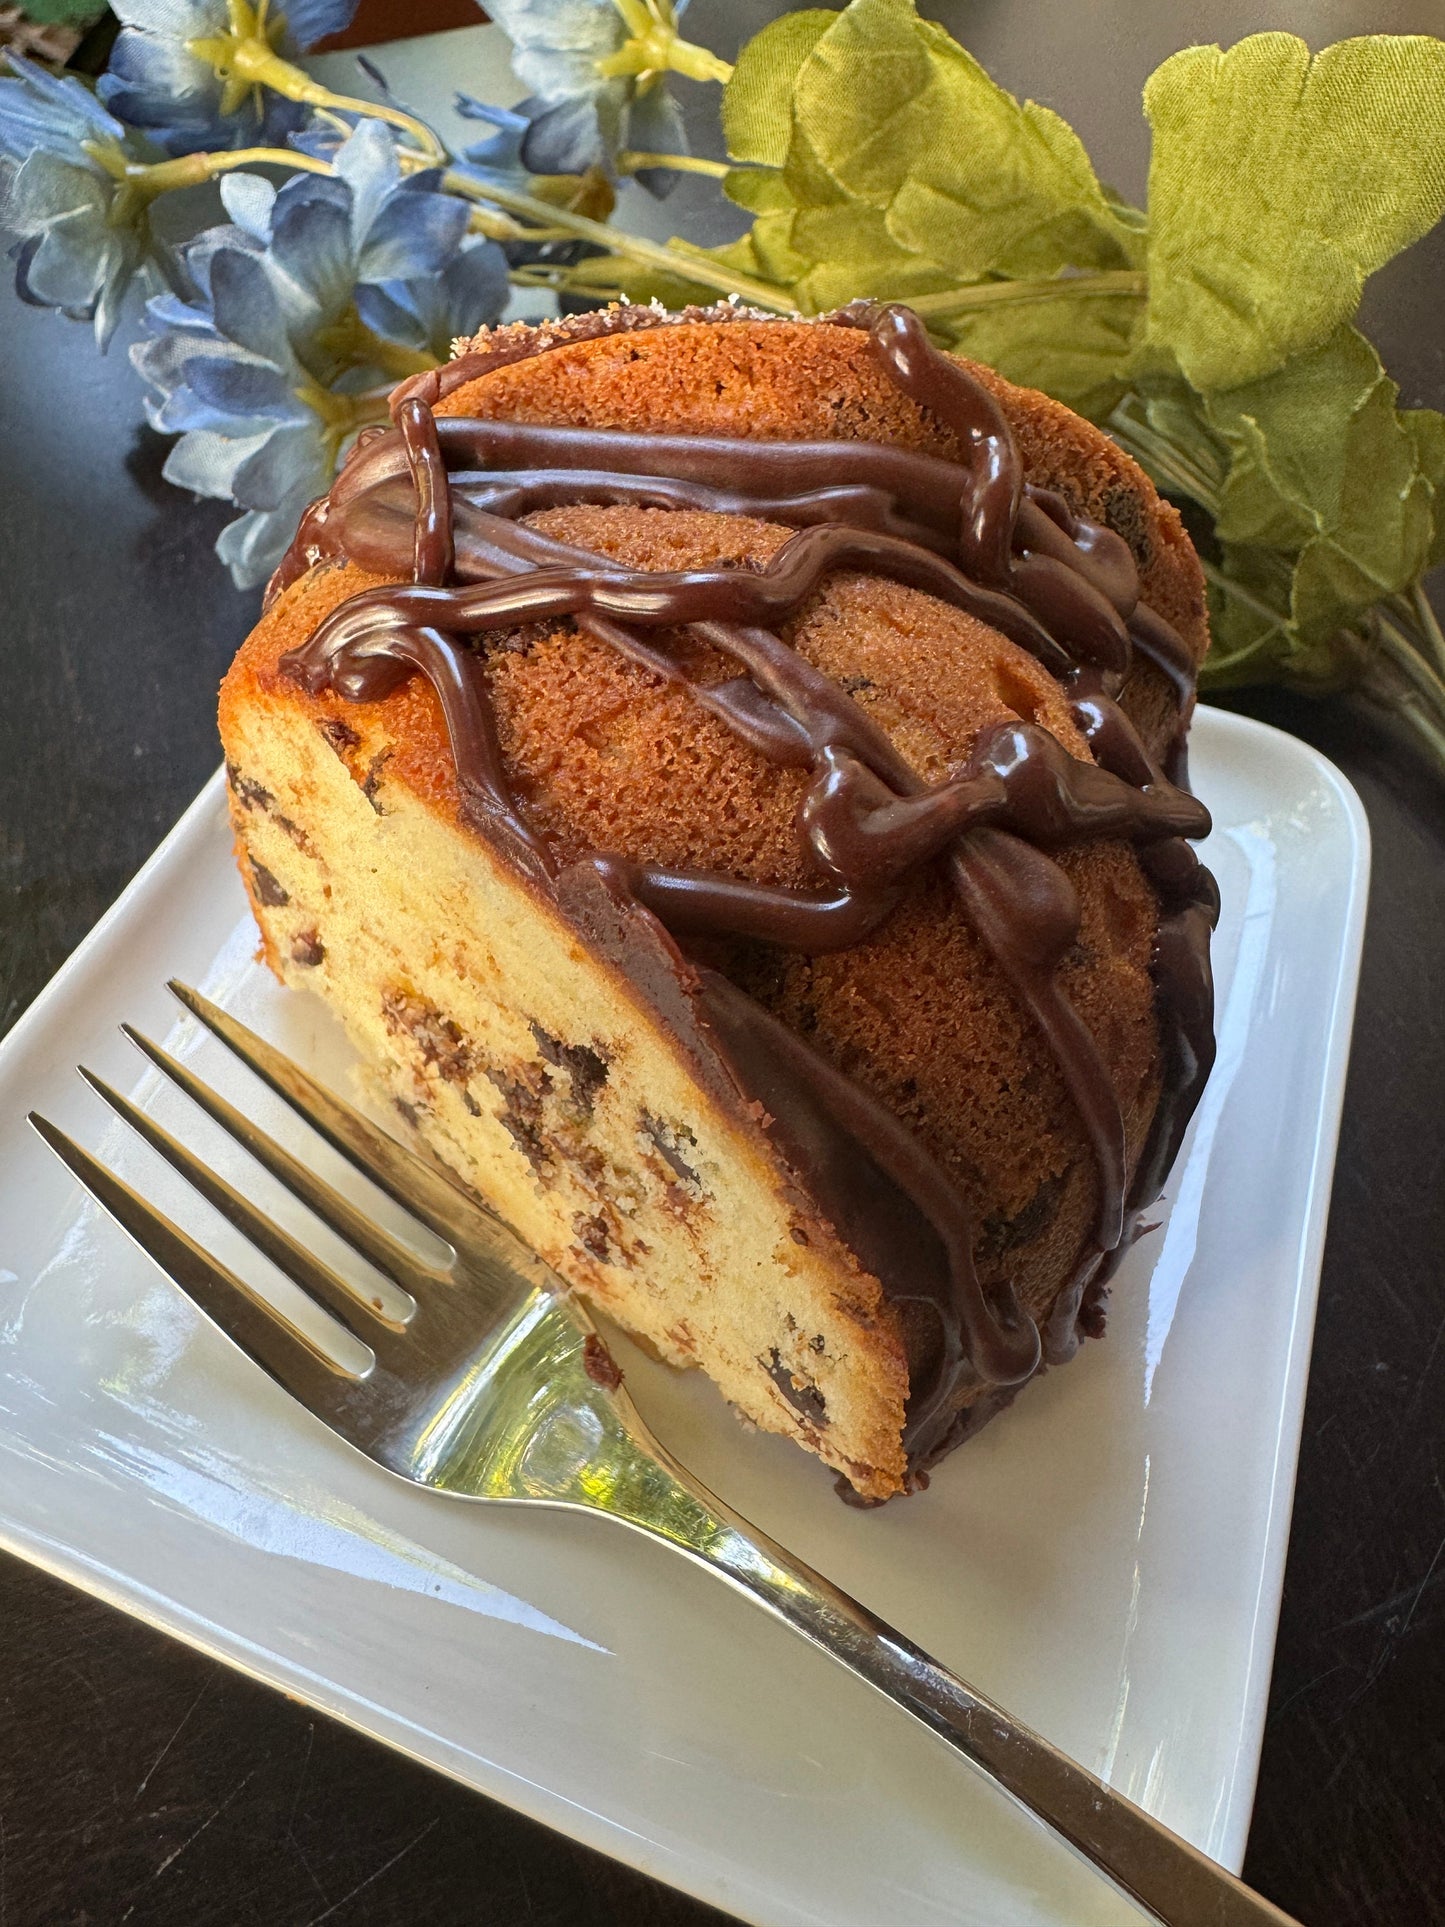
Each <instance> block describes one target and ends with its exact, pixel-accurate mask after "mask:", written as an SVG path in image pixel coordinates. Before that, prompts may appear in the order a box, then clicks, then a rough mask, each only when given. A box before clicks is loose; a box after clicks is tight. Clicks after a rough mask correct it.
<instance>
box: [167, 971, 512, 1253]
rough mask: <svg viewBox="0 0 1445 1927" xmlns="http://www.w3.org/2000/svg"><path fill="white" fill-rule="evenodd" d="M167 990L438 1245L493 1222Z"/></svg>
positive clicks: (206, 1011)
mask: <svg viewBox="0 0 1445 1927" xmlns="http://www.w3.org/2000/svg"><path fill="white" fill-rule="evenodd" d="M167 988H168V989H169V990H170V991H171V993H172V994H173V995H174V996H175V997H176V998H178V999H179V1001H180V1002H181V1003H182V1004H184V1005H185V1007H186V1009H187V1010H188V1011H189V1012H190V1013H191V1015H192V1016H193V1017H196V1018H198V1019H199V1020H200V1022H201V1023H203V1024H204V1025H205V1026H206V1028H207V1030H209V1031H210V1032H211V1033H212V1034H213V1035H214V1036H216V1037H219V1038H220V1040H221V1042H222V1043H223V1044H225V1045H227V1046H228V1047H229V1048H230V1049H231V1050H233V1051H234V1052H235V1054H236V1055H237V1057H239V1058H240V1059H241V1061H242V1063H243V1064H247V1065H249V1067H250V1068H251V1069H252V1070H253V1071H254V1072H255V1073H256V1075H257V1076H258V1077H259V1078H260V1079H261V1080H262V1081H263V1082H264V1083H266V1084H269V1085H270V1087H271V1089H272V1090H273V1091H275V1093H276V1095H277V1096H278V1097H281V1098H284V1099H285V1101H286V1102H287V1103H288V1104H289V1105H290V1106H291V1108H292V1109H293V1110H295V1111H299V1112H300V1114H301V1116H302V1117H304V1118H305V1120H306V1122H307V1123H308V1124H309V1125H311V1127H312V1128H313V1129H314V1130H316V1131H319V1132H320V1134H321V1136H322V1137H324V1138H325V1139H326V1142H327V1143H328V1144H330V1145H331V1146H332V1147H333V1149H335V1150H337V1151H340V1153H341V1154H342V1156H343V1157H345V1158H349V1159H350V1160H351V1162H352V1163H353V1164H354V1165H355V1166H356V1167H357V1169H358V1170H359V1171H362V1172H364V1173H365V1175H366V1176H367V1177H369V1178H370V1179H371V1180H372V1182H373V1183H374V1184H378V1185H380V1187H381V1188H382V1190H383V1191H385V1192H386V1193H387V1195H388V1196H389V1197H392V1198H394V1199H395V1200H396V1202H397V1203H398V1204H399V1205H401V1207H402V1208H403V1210H406V1211H410V1212H411V1213H412V1215H413V1217H416V1218H419V1219H420V1220H421V1222H422V1223H423V1224H424V1225H426V1226H427V1227H428V1228H429V1229H430V1230H432V1231H434V1232H436V1234H437V1236H438V1237H440V1238H446V1239H448V1240H450V1241H452V1242H455V1241H456V1240H458V1239H461V1240H462V1241H463V1242H465V1241H466V1240H467V1239H469V1238H471V1237H474V1236H475V1235H476V1231H477V1219H478V1217H479V1216H480V1217H482V1218H483V1219H484V1220H491V1219H494V1217H495V1214H494V1213H491V1212H489V1211H487V1210H486V1208H485V1207H484V1206H483V1205H482V1204H481V1203H480V1202H479V1201H478V1200H477V1199H474V1198H471V1197H469V1196H468V1195H467V1193H466V1192H464V1191H463V1190H461V1189H460V1187H459V1186H457V1185H455V1184H453V1183H452V1182H451V1181H450V1180H449V1179H448V1178H445V1177H443V1176H442V1175H441V1173H440V1172H439V1171H437V1170H436V1169H435V1168H434V1167H433V1166H432V1165H430V1164H427V1163H426V1162H425V1161H424V1160H423V1159H421V1158H419V1157H418V1156H417V1155H416V1153H415V1152H414V1151H410V1150H408V1149H407V1147H406V1146H405V1145H404V1144H399V1143H398V1142H397V1141H396V1139H395V1138H394V1137H390V1136H388V1135H387V1133H386V1132H385V1131H382V1130H378V1128H377V1127H376V1125H374V1124H372V1123H370V1122H369V1121H368V1119H366V1118H364V1117H362V1115H361V1114H360V1112H359V1111H356V1110H353V1108H352V1107H351V1105H349V1104H343V1103H342V1101H341V1099H340V1098H339V1097H335V1096H333V1094H332V1093H331V1092H330V1091H328V1090H327V1089H326V1088H325V1087H324V1086H323V1085H321V1084H318V1083H317V1082H316V1080H315V1078H313V1077H311V1076H309V1075H308V1074H307V1073H306V1072H305V1071H303V1070H302V1069H301V1067H300V1066H299V1065H298V1064H293V1063H292V1062H291V1060H290V1058H289V1057H286V1056H285V1055H283V1053H282V1052H281V1051H278V1050H277V1049H276V1048H275V1046H274V1045H272V1044H268V1043H267V1042H266V1041H265V1039H264V1038H261V1037H258V1036H257V1035H256V1033H255V1032H254V1031H253V1030H248V1029H247V1028H246V1026H245V1025H244V1024H242V1023H238V1022H237V1020H236V1019H235V1018H234V1017H232V1016H231V1015H230V1014H229V1013H228V1012H226V1011H224V1010H221V1009H219V1008H218V1006H217V1005H215V1004H213V1003H211V1001H210V1000H209V998H206V997H203V996H202V995H201V994H200V992H199V991H198V990H192V989H191V988H190V987H189V985H187V984H183V983H179V982H177V980H176V979H175V978H172V979H171V980H170V983H169V984H168V986H167Z"/></svg>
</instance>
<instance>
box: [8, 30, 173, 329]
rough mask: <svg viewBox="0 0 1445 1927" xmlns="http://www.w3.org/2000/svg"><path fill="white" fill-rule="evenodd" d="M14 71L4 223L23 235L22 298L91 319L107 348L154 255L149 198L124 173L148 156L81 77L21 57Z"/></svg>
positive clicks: (17, 254) (13, 62) (18, 264)
mask: <svg viewBox="0 0 1445 1927" xmlns="http://www.w3.org/2000/svg"><path fill="white" fill-rule="evenodd" d="M10 71H11V76H12V77H11V78H8V79H3V80H0V227H4V228H8V229H9V230H10V232H11V233H13V234H15V235H18V236H19V239H18V241H17V243H16V245H15V246H14V247H13V248H12V250H11V253H12V256H13V258H14V260H15V290H16V293H17V294H18V295H19V296H20V298H21V300H22V301H28V302H29V303H30V304H31V305H32V306H34V307H42V308H59V309H60V310H61V312H62V313H64V314H67V315H69V316H70V317H71V318H72V319H73V320H83V321H93V322H94V324H95V338H96V341H97V342H98V343H99V344H100V346H101V348H102V349H103V348H104V347H105V346H106V345H107V343H108V342H109V340H110V337H111V335H112V334H113V333H114V331H115V325H116V322H117V320H118V319H119V317H120V308H121V302H122V299H123V297H124V295H125V291H126V289H127V288H128V287H129V285H130V283H131V281H132V280H133V279H134V278H135V277H136V276H137V275H138V274H140V275H142V276H144V275H145V274H146V272H147V270H148V268H149V265H150V264H151V263H152V262H153V261H154V259H155V257H156V252H157V250H156V243H155V240H154V237H153V236H152V233H151V226H150V197H149V195H148V194H146V193H145V191H144V189H143V188H142V187H140V186H139V185H138V184H137V183H136V182H135V181H133V180H130V179H128V178H127V173H126V170H127V168H128V167H130V166H132V165H133V164H134V163H135V162H137V161H138V160H140V159H141V158H142V157H141V156H140V155H138V154H137V153H136V152H135V151H134V149H133V148H132V146H131V144H130V141H129V139H128V137H127V135H126V131H125V129H124V128H123V127H122V126H121V125H120V123H119V122H118V121H116V120H113V119H112V118H111V116H110V115H109V114H108V113H107V112H106V111H105V109H104V108H103V107H101V106H100V105H99V104H98V102H97V101H96V99H95V97H94V96H93V95H92V94H91V93H90V91H89V89H88V88H86V87H85V86H84V85H83V84H82V83H81V82H80V81H79V80H77V79H76V78H75V77H74V76H73V75H63V76H56V75H54V74H49V73H47V72H46V71H45V69H44V68H43V67H37V66H35V65H34V64H33V63H32V62H30V61H28V60H25V59H22V58H21V57H20V56H19V55H16V54H12V55H11V56H10Z"/></svg>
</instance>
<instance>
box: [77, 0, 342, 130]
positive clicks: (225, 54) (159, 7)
mask: <svg viewBox="0 0 1445 1927" xmlns="http://www.w3.org/2000/svg"><path fill="white" fill-rule="evenodd" d="M356 7H357V0H289V4H287V5H286V7H285V10H284V11H282V10H281V9H279V8H278V9H277V10H275V11H274V12H273V11H272V10H271V9H270V6H269V0H259V4H258V5H256V6H255V7H254V8H253V7H251V6H250V5H248V4H247V0H114V11H115V13H116V14H117V15H118V16H119V18H120V20H121V22H122V30H121V33H120V35H119V36H118V38H117V40H116V43H115V46H114V47H113V48H112V50H111V56H110V64H109V67H108V68H107V71H106V72H105V73H103V74H102V75H101V77H100V79H99V81H98V82H97V90H98V92H99V94H100V97H101V99H102V100H103V101H104V102H105V103H106V105H107V106H109V107H110V108H111V109H112V110H113V111H114V112H115V113H116V114H118V115H119V116H120V118H121V119H122V120H124V121H129V122H130V124H131V125H132V126H133V127H143V128H145V130H146V132H147V133H148V134H149V135H150V137H151V138H152V140H154V141H155V143H156V145H157V146H158V147H161V148H163V149H164V151H165V152H166V153H168V154H191V153H195V152H198V151H199V150H200V149H202V148H205V149H209V150H215V149H220V148H231V147H252V146H257V145H265V146H275V145H278V144H280V143H284V141H285V140H286V138H287V136H288V135H289V134H291V133H292V132H294V131H295V130H296V129H297V128H298V127H300V125H301V123H302V121H303V120H304V118H305V116H306V112H307V109H306V108H305V107H304V106H302V105H301V104H300V103H299V102H297V101H294V100H288V99H287V98H286V97H285V96H284V95H283V94H281V93H278V92H277V91H275V89H274V88H273V87H270V86H268V85H266V84H265V81H264V79H263V78H261V76H262V74H263V73H264V70H265V66H266V64H267V61H268V57H269V58H271V59H277V60H282V61H287V62H290V61H294V60H295V59H296V57H297V55H298V54H302V53H305V51H306V50H307V48H308V47H313V46H315V44H316V42H317V41H318V40H323V39H325V37H326V36H327V35H328V34H333V33H340V31H341V30H342V28H343V27H348V26H350V24H351V17H352V15H353V14H354V13H355V12H356Z"/></svg>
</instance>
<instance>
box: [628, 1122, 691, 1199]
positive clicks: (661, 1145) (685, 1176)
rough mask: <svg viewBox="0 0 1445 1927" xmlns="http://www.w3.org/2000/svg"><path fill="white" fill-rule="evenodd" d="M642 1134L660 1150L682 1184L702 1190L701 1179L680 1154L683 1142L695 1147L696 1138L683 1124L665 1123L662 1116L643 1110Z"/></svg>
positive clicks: (665, 1161)
mask: <svg viewBox="0 0 1445 1927" xmlns="http://www.w3.org/2000/svg"><path fill="white" fill-rule="evenodd" d="M642 1134H643V1136H644V1137H646V1138H648V1139H649V1140H650V1141H651V1142H652V1143H653V1144H654V1145H655V1146H656V1147H657V1149H658V1151H660V1152H661V1154H662V1158H663V1161H664V1163H665V1164H666V1165H667V1166H668V1168H669V1170H670V1171H671V1172H672V1173H673V1175H674V1176H675V1177H679V1178H681V1179H682V1181H683V1183H684V1184H695V1185H696V1186H697V1188H698V1190H699V1191H701V1190H702V1188H703V1186H702V1179H701V1178H700V1177H699V1176H698V1174H697V1172H696V1171H694V1170H693V1168H692V1166H691V1165H690V1164H689V1163H688V1161H687V1159H686V1158H685V1157H684V1156H683V1155H682V1151H681V1148H680V1147H681V1146H682V1145H683V1144H687V1145H688V1146H689V1147H691V1148H692V1149H696V1147H697V1139H696V1138H695V1137H694V1136H693V1134H692V1132H691V1131H690V1130H689V1129H688V1128H687V1126H686V1125H685V1124H678V1125H671V1124H667V1123H665V1122H664V1121H663V1119H662V1118H660V1117H654V1116H653V1114H652V1112H651V1111H644V1112H643V1113H642Z"/></svg>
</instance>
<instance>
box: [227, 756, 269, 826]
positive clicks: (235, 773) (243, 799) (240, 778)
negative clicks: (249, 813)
mask: <svg viewBox="0 0 1445 1927" xmlns="http://www.w3.org/2000/svg"><path fill="white" fill-rule="evenodd" d="M226 781H227V782H228V783H229V784H230V786H231V794H232V796H234V797H235V799H236V801H237V802H238V803H239V804H240V805H241V807H242V809H244V810H260V811H261V812H262V813H263V815H264V814H269V812H270V811H271V809H272V808H273V807H274V805H275V802H276V799H275V797H274V796H273V795H272V794H271V792H270V790H268V789H267V788H266V786H265V785H264V784H263V783H258V782H257V781H256V779H255V778H254V777H253V776H246V775H243V774H242V772H241V771H240V770H239V769H238V768H237V767H236V765H235V764H234V763H227V765H226Z"/></svg>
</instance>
